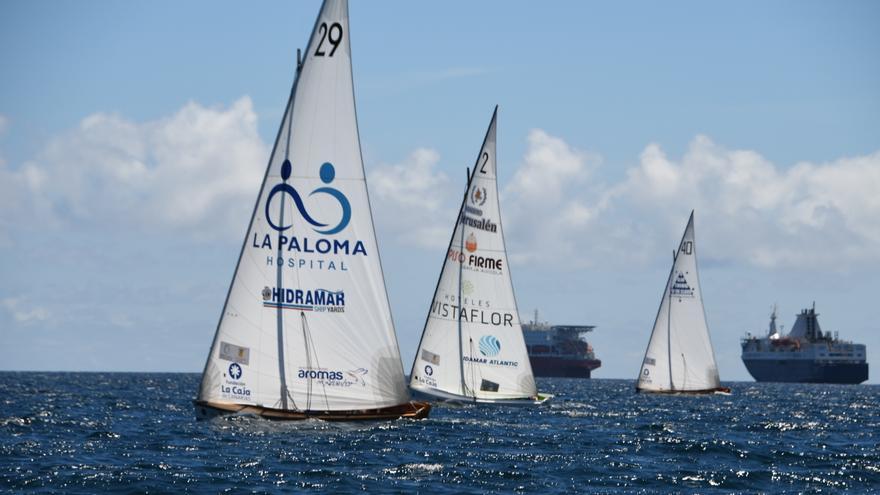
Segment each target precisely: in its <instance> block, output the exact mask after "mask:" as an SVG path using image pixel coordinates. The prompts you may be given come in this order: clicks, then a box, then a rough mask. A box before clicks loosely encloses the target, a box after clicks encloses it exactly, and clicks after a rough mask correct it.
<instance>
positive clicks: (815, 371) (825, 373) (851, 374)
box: [742, 303, 868, 384]
mask: <svg viewBox="0 0 880 495" xmlns="http://www.w3.org/2000/svg"><path fill="white" fill-rule="evenodd" d="M818 316H819V314H818V313H816V304H815V303H813V307H812V308H809V309H804V310H802V311H801V312H800V313H799V314H798V315H797V321H795V324H794V326H793V327H792V329H791V331H790V332H789V333H788V334H787V335H782V334H781V333H780V331H779V330H778V329H777V328H776V308H775V307H774V308H773V313H772V314H771V316H770V327H769V329H768V332H767V334H766V336H764V337H758V336H754V335H751V334H748V335H747V336H746V337H745V338H744V339H743V340H742V360H743V364H745V365H746V369H748V370H749V373H751V375H752V377H754V379H755V380H756V381H759V382H799V383H853V384H854V383H861V382H863V381H865V380H867V379H868V363H867V361H866V350H865V345H864V344H855V343H853V342H850V341H845V340H840V339H839V338H838V337H837V332H834V334H833V335H832V333H831V332H823V331H822V328H821V327H820V326H819V319H818Z"/></svg>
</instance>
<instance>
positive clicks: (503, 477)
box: [0, 372, 880, 495]
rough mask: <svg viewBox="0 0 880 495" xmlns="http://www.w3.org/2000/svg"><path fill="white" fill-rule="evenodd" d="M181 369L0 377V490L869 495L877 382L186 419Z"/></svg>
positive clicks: (559, 384)
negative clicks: (296, 418)
mask: <svg viewBox="0 0 880 495" xmlns="http://www.w3.org/2000/svg"><path fill="white" fill-rule="evenodd" d="M198 380H199V376H198V375H196V374H183V373H169V374H148V373H24V372H22V373H19V372H3V373H0V396H2V404H3V406H2V408H0V491H3V492H36V493H41V492H42V493H62V492H63V493H98V492H101V493H114V492H115V493H139V492H143V493H180V492H205V493H218V492H223V491H229V492H235V493H242V492H257V493H269V492H290V491H301V490H312V491H319V492H332V493H346V492H360V491H366V492H369V493H403V492H406V493H410V492H420V493H430V494H432V495H435V494H442V493H486V492H501V493H520V492H522V493H573V492H588V493H657V492H684V493H695V492H699V493H730V492H748V493H753V492H768V493H797V492H823V493H829V492H830V493H834V492H844V491H850V492H880V387H878V386H865V385H861V386H847V385H843V386H841V385H784V384H767V383H729V384H726V385H728V386H730V387H731V388H732V389H733V394H732V395H730V396H718V395H716V396H699V397H689V396H672V397H670V396H654V395H643V394H635V393H633V386H634V383H633V382H632V381H630V380H601V379H600V380H576V379H539V387H540V389H541V390H545V391H548V392H550V393H553V394H556V398H555V399H554V400H553V401H552V402H551V403H550V404H548V405H545V406H542V407H522V408H515V407H487V406H459V407H452V406H445V405H437V406H436V407H435V408H434V410H433V411H432V413H431V416H430V418H429V419H426V420H397V421H379V422H369V423H324V422H320V421H317V420H315V421H306V422H289V423H283V422H270V421H266V420H261V419H256V418H248V417H231V418H222V419H215V420H212V421H203V422H197V421H195V419H194V416H193V411H192V406H191V400H192V398H193V395H194V394H195V392H196V389H197V387H198Z"/></svg>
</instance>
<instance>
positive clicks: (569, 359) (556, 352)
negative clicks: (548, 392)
mask: <svg viewBox="0 0 880 495" xmlns="http://www.w3.org/2000/svg"><path fill="white" fill-rule="evenodd" d="M595 328H596V327H595V326H594V325H550V324H549V323H547V322H541V321H540V320H538V311H537V310H535V316H534V319H533V320H532V321H530V322H529V323H523V324H522V329H523V337H525V341H526V348H527V350H528V353H529V361H530V362H531V364H532V371H533V372H534V374H535V376H545V377H568V378H590V373H591V372H592V371H593V370H595V369H596V368H598V367H600V366H602V361H600V360H599V359H597V358H596V354H595V353H594V352H593V347H592V346H591V345H590V344H589V342H587V340H586V338H585V335H586V334H587V333H589V332H592V331H593V330H594V329H595Z"/></svg>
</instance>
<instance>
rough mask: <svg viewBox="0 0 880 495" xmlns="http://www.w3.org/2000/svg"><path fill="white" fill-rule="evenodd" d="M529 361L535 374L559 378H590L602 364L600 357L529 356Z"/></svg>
mask: <svg viewBox="0 0 880 495" xmlns="http://www.w3.org/2000/svg"><path fill="white" fill-rule="evenodd" d="M529 362H530V363H531V364H532V373H534V374H535V376H540V377H557V378H590V373H591V372H592V371H593V370H594V369H596V368H598V367H599V366H602V361H600V360H598V359H565V358H558V357H541V356H529Z"/></svg>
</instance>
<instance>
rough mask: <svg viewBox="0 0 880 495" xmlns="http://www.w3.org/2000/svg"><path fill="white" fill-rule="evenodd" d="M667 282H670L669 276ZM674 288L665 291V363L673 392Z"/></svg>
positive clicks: (673, 272) (674, 254)
mask: <svg viewBox="0 0 880 495" xmlns="http://www.w3.org/2000/svg"><path fill="white" fill-rule="evenodd" d="M676 253H677V252H676V251H673V252H672V274H673V275H675V260H676V258H677V256H676ZM669 281H670V282H672V277H671V276H670V277H669ZM674 286H675V283H674V282H673V284H672V285H670V286H669V288H668V289H667V292H669V307H668V308H667V309H666V362H667V363H668V364H669V390H675V385H674V384H673V383H672V287H674Z"/></svg>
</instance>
